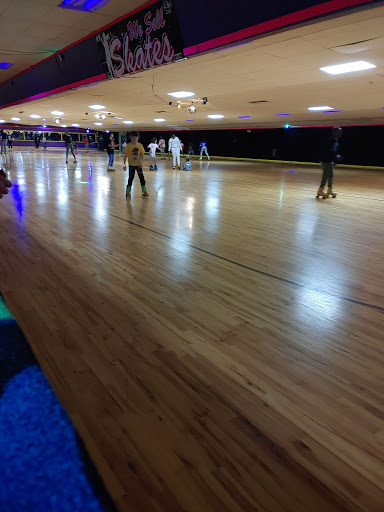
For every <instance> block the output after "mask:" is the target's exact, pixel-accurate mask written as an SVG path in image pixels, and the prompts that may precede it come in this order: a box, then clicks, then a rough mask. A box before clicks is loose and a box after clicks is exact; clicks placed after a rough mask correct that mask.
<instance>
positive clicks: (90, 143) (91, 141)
mask: <svg viewBox="0 0 384 512" xmlns="http://www.w3.org/2000/svg"><path fill="white" fill-rule="evenodd" d="M88 144H89V152H90V153H92V151H93V139H92V137H91V136H89V137H88Z"/></svg>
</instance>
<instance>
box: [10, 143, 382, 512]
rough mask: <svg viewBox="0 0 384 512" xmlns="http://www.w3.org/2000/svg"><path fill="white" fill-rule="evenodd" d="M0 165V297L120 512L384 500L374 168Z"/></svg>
mask: <svg viewBox="0 0 384 512" xmlns="http://www.w3.org/2000/svg"><path fill="white" fill-rule="evenodd" d="M106 163H107V157H106V155H104V156H101V155H98V154H93V155H91V156H89V154H82V155H80V156H79V163H78V165H77V166H76V167H75V166H74V165H73V164H70V165H69V167H68V168H67V167H66V165H65V158H64V155H63V154H62V153H59V152H47V153H43V152H41V153H40V154H35V153H33V152H21V151H20V152H15V153H14V154H13V155H7V156H6V157H3V156H2V165H3V166H5V167H7V168H10V169H11V179H12V181H13V183H14V187H13V189H12V192H11V193H10V195H9V196H8V197H4V198H3V199H2V200H1V202H0V213H1V219H2V237H1V252H0V254H1V261H2V264H3V272H2V278H1V284H0V289H1V291H2V293H3V294H4V296H5V298H6V300H7V302H8V305H9V307H10V308H11V310H12V312H13V313H14V314H15V316H16V318H17V320H18V321H19V323H20V324H21V326H22V327H23V329H24V330H25V333H26V335H27V337H28V339H29V341H30V343H31V345H32V347H33V350H34V351H35V353H36V356H37V357H38V359H39V361H40V363H41V365H42V367H43V369H44V371H45V372H46V374H47V376H48V378H49V379H50V381H51V383H52V385H53V387H54V388H55V390H56V391H57V393H58V396H59V397H60V399H61V400H62V402H63V404H64V406H65V407H66V408H67V410H68V412H69V413H70V414H71V416H72V418H73V420H74V422H75V424H76V426H77V427H78V429H79V431H80V432H81V434H82V435H83V436H84V438H85V440H86V442H87V446H88V448H89V451H90V453H91V455H92V457H93V459H94V461H95V463H96V465H97V466H98V468H99V470H100V472H101V474H102V476H103V478H104V479H105V482H106V484H107V486H108V489H109V490H110V492H111V494H112V496H113V498H114V499H115V501H116V503H117V505H118V507H119V510H120V511H124V512H125V511H130V512H131V511H132V512H133V511H134V512H137V511H140V512H141V511H143V512H144V511H145V512H152V511H154V512H160V511H161V512H171V511H188V512H192V511H193V512H212V511H215V512H216V511H217V512H224V511H228V512H240V511H241V512H244V511H247V512H248V511H268V512H279V511H292V512H294V511H295V512H298V511H300V512H340V511H364V512H370V511H375V512H379V511H382V510H384V479H383V474H384V471H383V469H384V465H383V459H384V444H383V442H384V428H383V426H384V423H383V419H384V398H383V392H384V369H383V368H384V366H383V363H384V343H383V328H384V317H383V315H384V292H383V282H384V270H383V268H384V266H383V254H384V224H383V218H384V192H383V190H384V173H380V172H373V171H363V170H362V171H356V170H345V169H343V170H342V169H339V170H337V171H336V175H337V177H336V181H335V189H336V191H338V192H339V196H338V198H337V199H334V200H332V199H329V200H326V201H322V200H320V201H319V200H316V199H315V193H316V190H317V187H318V184H319V178H320V171H319V169H317V168H305V167H299V166H295V167H290V166H284V165H273V164H251V163H234V162H226V163H222V162H220V163H218V162H215V161H211V162H210V163H208V162H203V163H200V162H199V161H197V162H193V171H192V172H189V173H188V172H178V171H173V170H171V168H170V167H169V164H168V162H165V163H161V164H160V166H159V167H160V170H159V172H157V173H153V172H149V171H148V170H147V169H146V170H145V176H146V179H147V188H148V192H149V194H150V198H149V199H147V200H145V199H142V198H141V195H140V187H139V183H138V180H137V178H136V183H135V185H134V193H133V198H132V201H131V202H130V203H127V202H126V200H125V184H126V178H127V176H126V173H124V172H123V170H122V162H121V159H119V158H117V165H116V169H117V171H116V173H114V174H113V173H111V174H107V172H106V168H107V165H106Z"/></svg>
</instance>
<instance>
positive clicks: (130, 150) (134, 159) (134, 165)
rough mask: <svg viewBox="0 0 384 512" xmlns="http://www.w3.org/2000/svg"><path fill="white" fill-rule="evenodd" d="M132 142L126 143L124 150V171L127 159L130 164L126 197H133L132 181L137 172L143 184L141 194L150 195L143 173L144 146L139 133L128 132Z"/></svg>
mask: <svg viewBox="0 0 384 512" xmlns="http://www.w3.org/2000/svg"><path fill="white" fill-rule="evenodd" d="M128 138H129V140H130V142H129V143H128V144H127V145H126V147H125V150H124V171H125V170H126V168H127V166H126V161H127V159H128V164H129V177H128V184H127V189H126V192H125V197H126V198H127V199H131V191H132V183H133V178H134V177H135V172H137V175H138V176H139V180H140V184H141V190H142V193H141V195H142V196H143V197H148V192H147V188H146V186H145V178H144V174H143V158H144V147H143V145H142V144H140V143H139V134H138V133H137V132H130V133H128Z"/></svg>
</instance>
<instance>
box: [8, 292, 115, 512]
mask: <svg viewBox="0 0 384 512" xmlns="http://www.w3.org/2000/svg"><path fill="white" fill-rule="evenodd" d="M115 510H116V509H115V507H114V505H113V503H112V501H111V499H110V497H109V495H108V494H107V492H106V490H105V488H104V485H103V483H102V481H101V479H100V477H99V475H98V473H97V471H96V469H95V467H94V466H93V463H92V462H91V460H90V458H89V455H88V453H87V451H86V449H85V446H84V444H83V442H82V441H81V439H80V438H79V436H78V434H77V432H76V430H75V429H74V427H73V425H72V423H71V421H70V419H69V417H68V416H67V414H66V413H65V411H64V409H63V408H62V406H61V405H60V403H59V401H58V399H57V397H56V395H55V393H54V392H53V390H52V388H51V387H50V385H49V383H48V381H47V379H46V378H45V376H44V375H43V373H42V371H41V369H40V366H39V365H38V363H37V361H36V359H35V357H34V355H33V353H32V351H31V349H30V347H29V345H28V343H27V341H26V339H25V337H24V335H23V333H22V331H21V330H20V328H19V326H18V325H17V323H16V321H15V319H14V318H13V317H12V315H11V314H10V312H9V311H8V309H7V307H6V306H5V303H4V301H3V300H2V299H1V297H0V511H1V512H33V511H38V512H52V511H55V512H107V511H108V512H113V511H115Z"/></svg>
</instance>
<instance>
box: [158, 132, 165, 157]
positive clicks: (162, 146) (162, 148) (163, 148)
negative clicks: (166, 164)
mask: <svg viewBox="0 0 384 512" xmlns="http://www.w3.org/2000/svg"><path fill="white" fill-rule="evenodd" d="M159 149H160V153H161V159H162V160H164V159H165V140H164V139H163V137H161V139H160V140H159Z"/></svg>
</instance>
